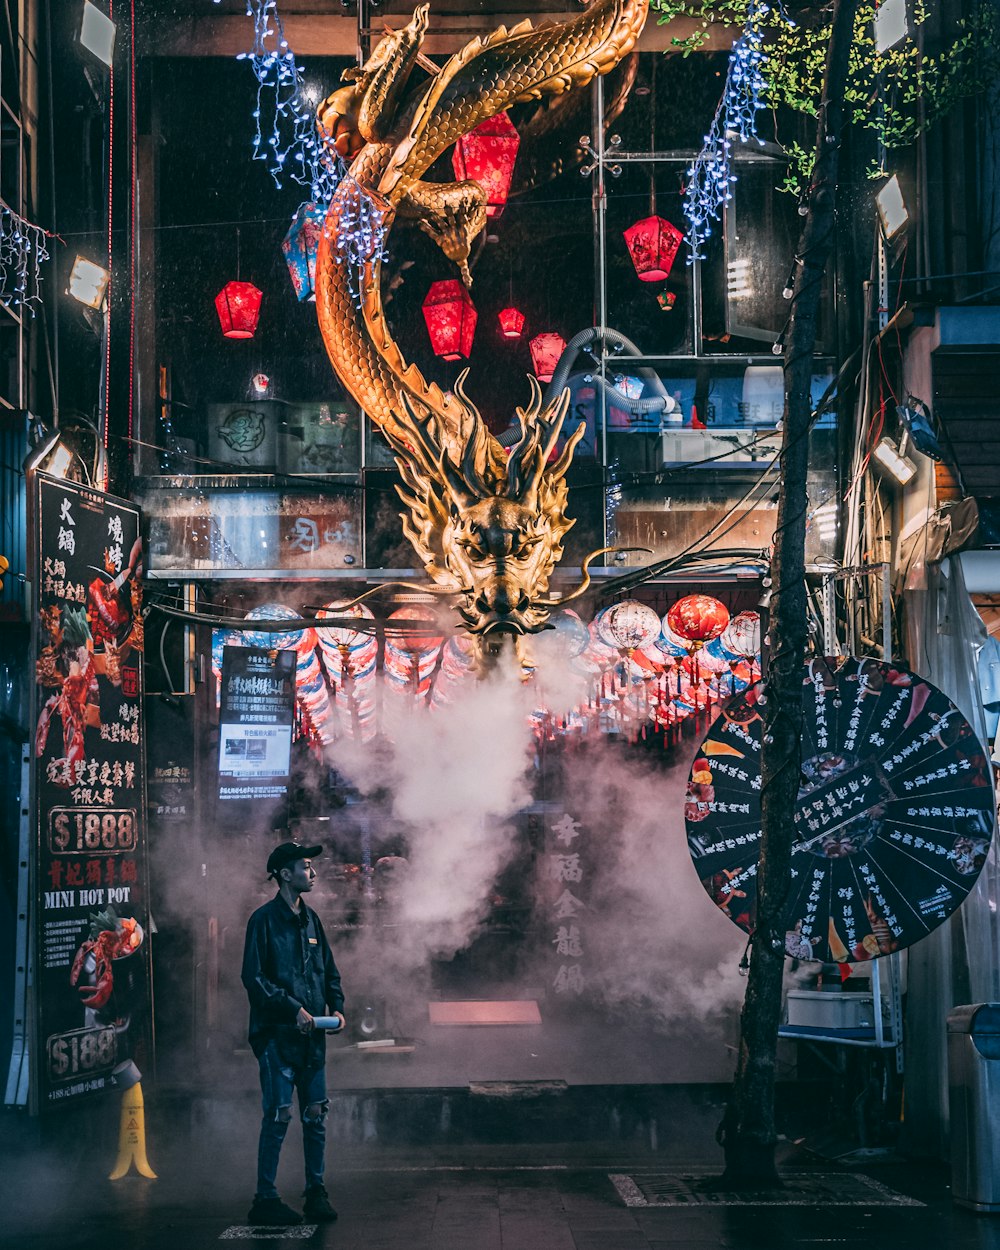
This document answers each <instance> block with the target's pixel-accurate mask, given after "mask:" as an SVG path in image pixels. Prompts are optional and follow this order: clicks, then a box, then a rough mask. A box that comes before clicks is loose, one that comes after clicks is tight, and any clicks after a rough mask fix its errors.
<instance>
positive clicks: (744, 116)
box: [684, 0, 794, 265]
mask: <svg viewBox="0 0 1000 1250" xmlns="http://www.w3.org/2000/svg"><path fill="white" fill-rule="evenodd" d="M778 11H779V12H780V13H781V16H782V18H783V19H784V20H785V22H787V23H788V25H789V26H794V23H793V22H791V21H790V20H789V18H788V17H787V16H786V15H785V12H784V9H783V8H782V7H781V5H780V4H779V6H778ZM770 12H771V6H770V5H769V4H766V3H765V2H764V0H750V6H749V8H748V10H747V18H746V23H745V24H744V27H743V33H742V34H741V35H740V37H739V39H737V40H736V42H735V43H734V44H733V48H732V51H731V52H730V54H729V68H728V70H727V72H726V86H725V89H724V90H723V93H722V99H721V100H720V101H719V107H718V108H717V109H716V110H715V117H714V118H713V119H712V125H711V127H710V128H709V131H708V134H707V135H706V136H705V144H704V146H703V147H702V149H701V151H700V152H699V153H698V156H697V157H696V158H695V160H694V162H693V164H691V165H690V166H689V167H688V171H687V177H688V184H687V188H686V190H685V193H684V215H685V217H686V218H687V223H688V230H687V236H686V242H687V245H688V264H689V265H690V264H693V263H694V261H696V260H704V259H705V255H704V252H703V251H702V246H703V244H704V243H705V240H706V239H707V238H708V237H709V235H710V234H711V233H712V221H713V220H714V221H718V220H719V218H720V215H721V211H722V206H723V205H724V204H727V203H729V202H730V201H731V200H732V198H733V191H732V188H733V183H735V182H736V175H735V174H734V173H733V167H732V143H733V142H734V141H736V140H738V141H739V142H740V143H748V142H749V141H750V140H751V139H755V140H756V141H757V143H759V144H760V145H761V146H763V144H764V140H763V139H761V138H760V136H759V135H758V134H757V113H758V112H759V111H760V109H762V108H763V107H764V105H763V104H762V102H761V96H762V95H763V94H764V92H765V90H766V88H767V82H766V80H765V78H764V66H765V64H766V62H767V54H766V53H765V51H764V24H765V19H766V18H767V16H768V14H769V13H770Z"/></svg>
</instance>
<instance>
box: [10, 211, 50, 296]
mask: <svg viewBox="0 0 1000 1250" xmlns="http://www.w3.org/2000/svg"><path fill="white" fill-rule="evenodd" d="M48 259H49V248H48V243H47V242H46V233H45V231H44V230H43V229H42V227H41V226H35V225H32V223H31V222H30V221H25V219H24V218H23V217H21V216H19V215H18V214H17V213H15V212H14V211H13V210H12V209H10V208H8V207H7V205H6V204H2V203H0V303H2V304H3V306H4V307H5V308H28V309H30V310H31V315H32V316H34V315H35V305H36V304H40V303H41V300H42V293H41V279H42V274H41V268H42V265H43V264H44V263H45V261H47V260H48Z"/></svg>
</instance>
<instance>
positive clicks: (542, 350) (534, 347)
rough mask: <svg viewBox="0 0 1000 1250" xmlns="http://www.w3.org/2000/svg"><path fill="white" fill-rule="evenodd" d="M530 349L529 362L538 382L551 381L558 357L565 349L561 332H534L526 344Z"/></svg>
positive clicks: (564, 341)
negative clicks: (533, 335)
mask: <svg viewBox="0 0 1000 1250" xmlns="http://www.w3.org/2000/svg"><path fill="white" fill-rule="evenodd" d="M528 347H529V348H530V349H531V364H532V367H533V368H534V370H535V376H536V377H537V378H538V380H539V382H551V381H552V375H553V374H554V373H555V371H556V366H557V365H558V364H559V359H560V357H561V356H562V354H563V352H564V351H565V350H566V340H565V339H564V338H563V336H562V335H561V334H554V333H552V332H549V333H546V334H536V335H535V337H534V338H533V339H532V340H531V342H530V343H529V344H528Z"/></svg>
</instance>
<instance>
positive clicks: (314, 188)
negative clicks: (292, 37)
mask: <svg viewBox="0 0 1000 1250" xmlns="http://www.w3.org/2000/svg"><path fill="white" fill-rule="evenodd" d="M215 3H216V4H218V3H219V0H215ZM247 17H249V18H251V19H252V20H253V24H254V40H253V48H252V49H251V50H250V51H249V52H240V53H239V54H238V55H237V58H236V59H237V60H238V61H249V62H250V66H251V68H252V70H253V72H254V77H255V78H256V79H257V99H256V105H255V108H254V111H253V119H254V123H255V131H254V138H253V159H254V160H255V161H263V162H264V163H265V165H266V166H267V171H268V173H269V174H270V175H271V177H272V178H273V179H274V183H275V186H277V187H281V186H282V185H283V183H284V179H285V178H291V179H292V180H293V181H294V182H297V183H299V184H300V185H301V186H304V187H309V189H310V191H311V198H312V199H313V200H314V201H315V202H316V203H317V204H322V205H324V206H325V205H327V204H329V202H330V200H331V198H332V196H333V192H334V191H335V190H336V187H337V183H338V182H339V180H340V177H341V174H342V172H343V164H342V162H340V161H339V159H338V158H337V156H336V154H335V153H334V152H332V151H331V150H330V148H329V147H328V146H327V144H325V143H324V142H323V141H322V139H321V137H320V134H319V131H318V129H317V126H316V118H315V115H314V111H313V108H312V105H311V104H310V102H309V100H308V99H307V98H306V95H305V90H304V78H303V73H302V70H301V69H300V68H299V66H298V65H297V64H296V61H295V54H294V53H293V52H292V50H291V48H290V47H289V46H288V40H287V39H286V38H285V30H284V26H283V25H282V22H281V18H280V16H279V14H278V6H277V0H247Z"/></svg>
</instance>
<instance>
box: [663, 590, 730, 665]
mask: <svg viewBox="0 0 1000 1250" xmlns="http://www.w3.org/2000/svg"><path fill="white" fill-rule="evenodd" d="M667 624H668V625H669V626H670V628H671V629H672V630H673V631H674V633H675V634H678V635H679V636H680V637H681V638H683V639H685V641H687V642H688V643H689V644H690V645H691V649H692V650H693V651H696V650H697V649H698V648H699V647H702V646H704V645H705V643H706V642H711V641H712V639H713V638H718V636H719V635H720V634H721V633H722V631H723V630H724V629H725V628H726V626H727V625H728V624H729V609H728V608H727V607H726V605H725V604H724V603H720V602H719V600H718V599H713V598H712V596H711V595H685V596H684V598H683V599H678V600H677V602H676V603H675V604H674V606H673V607H672V608H671V609H670V611H669V612H668V613H667Z"/></svg>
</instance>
